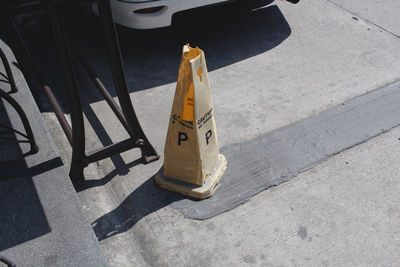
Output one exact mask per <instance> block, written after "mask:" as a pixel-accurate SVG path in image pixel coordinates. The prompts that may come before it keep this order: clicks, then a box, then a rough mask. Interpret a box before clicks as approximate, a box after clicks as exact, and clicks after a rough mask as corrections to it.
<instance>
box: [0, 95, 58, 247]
mask: <svg viewBox="0 0 400 267" xmlns="http://www.w3.org/2000/svg"><path fill="white" fill-rule="evenodd" d="M0 110H1V111H0V120H1V122H2V124H4V125H7V126H9V127H11V123H10V120H9V118H8V115H7V113H6V112H5V110H4V106H3V105H2V101H1V100H0ZM0 129H1V130H0V152H1V153H0V252H1V251H2V250H5V249H8V248H11V247H14V246H17V245H19V244H22V243H25V242H27V241H30V240H32V239H35V238H38V237H40V236H43V235H45V234H47V233H49V232H50V231H51V229H50V226H49V224H48V221H47V218H46V214H45V213H44V210H43V206H42V204H41V202H40V199H39V196H38V193H37V191H36V188H35V185H34V183H33V181H32V177H34V176H35V175H37V174H40V173H42V172H44V171H46V170H49V169H52V168H55V167H58V166H61V165H62V162H61V159H60V158H57V159H54V160H50V161H47V162H44V163H42V164H39V165H36V166H33V167H30V168H28V166H27V165H26V162H25V160H24V156H23V152H22V151H21V148H20V145H19V143H20V142H21V141H20V140H18V139H17V137H16V135H15V134H14V133H13V132H11V131H9V130H8V129H4V128H0Z"/></svg>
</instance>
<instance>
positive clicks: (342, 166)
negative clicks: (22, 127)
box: [38, 0, 400, 266]
mask: <svg viewBox="0 0 400 267" xmlns="http://www.w3.org/2000/svg"><path fill="white" fill-rule="evenodd" d="M356 2H357V3H358V5H355V4H349V3H347V2H346V1H339V0H330V1H319V0H308V1H301V2H300V3H299V4H298V5H291V4H289V3H286V2H284V1H276V2H274V4H273V5H272V6H269V7H263V8H259V9H257V10H253V11H250V10H248V11H243V12H242V13H229V12H228V13H227V16H225V17H224V18H221V17H220V16H219V15H218V14H213V13H212V12H211V11H210V13H207V12H208V11H206V12H205V11H203V10H201V11H194V13H191V15H189V16H188V17H186V18H185V19H190V18H191V17H192V18H195V19H194V21H190V23H188V24H187V25H190V29H191V30H192V31H185V29H186V30H187V29H188V28H189V26H185V25H182V24H181V25H179V24H178V25H175V26H174V27H172V28H168V29H161V30H154V31H150V32H143V31H134V30H127V29H120V40H121V47H122V50H123V56H124V62H125V67H126V71H127V77H128V84H129V87H130V88H131V98H132V102H133V104H134V107H135V110H136V112H137V114H138V117H139V118H140V121H141V123H142V126H143V128H144V130H145V132H146V134H147V136H148V137H149V139H150V140H151V142H152V143H153V145H154V146H155V147H156V149H157V150H158V152H159V153H160V155H161V156H163V146H164V142H165V136H166V131H167V125H168V120H169V115H170V114H169V112H170V109H171V105H172V99H173V93H174V89H175V82H174V81H175V80H176V76H177V69H178V65H179V53H180V51H181V46H182V45H184V44H185V43H187V42H191V44H192V45H193V46H196V45H198V46H199V47H200V48H202V49H204V51H205V53H206V58H207V63H208V68H209V70H210V73H209V77H210V83H211V87H212V92H213V98H214V107H215V117H216V122H217V129H218V135H219V140H220V144H221V146H222V147H225V146H227V145H230V144H233V143H243V142H246V141H248V140H250V139H253V138H255V137H257V136H260V135H262V134H265V133H267V132H270V131H272V130H274V129H278V128H280V127H282V126H287V125H291V124H292V123H294V122H297V121H299V120H301V119H304V118H308V117H310V116H312V115H316V114H318V113H320V112H322V111H324V110H326V109H328V108H331V107H333V106H336V105H341V104H342V103H343V102H345V101H346V100H349V99H352V98H354V97H357V96H359V95H362V94H365V93H368V92H370V91H372V90H375V89H377V88H379V87H382V86H384V85H387V84H392V83H393V82H395V81H398V79H399V78H400V50H399V47H400V38H398V33H397V30H398V29H399V27H400V24H399V23H400V21H398V19H397V13H396V12H384V11H382V10H388V11H394V10H397V9H398V7H399V5H398V3H397V2H396V1H395V0H391V1H389V0H386V1H381V2H380V3H381V5H377V4H376V1H373V0H368V1H356ZM378 9H379V10H378ZM366 10H367V11H366ZM371 10H377V12H371ZM225 11H226V10H225ZM378 11H379V12H378ZM203 12H204V13H203ZM205 14H207V21H206V22H204V23H199V22H196V21H197V20H196V19H197V18H202V17H204V16H205ZM230 15H231V16H230ZM87 21H88V22H87V23H81V24H80V25H82V27H83V28H84V27H85V26H86V25H89V24H90V23H91V19H90V18H87ZM183 21H185V20H183ZM78 24H79V23H78ZM185 27H187V28H185ZM74 38H75V39H74V40H78V41H81V42H82V46H81V47H80V48H81V49H83V50H84V52H85V54H86V55H87V56H88V58H89V60H90V61H91V62H92V63H94V65H95V66H96V71H98V72H99V73H100V74H101V76H102V77H109V75H108V66H107V61H106V59H105V58H103V57H101V56H99V55H98V54H97V53H98V52H99V51H101V41H100V39H96V36H95V34H94V33H93V32H88V31H82V33H81V34H77V35H75V36H74ZM38 47H40V46H38ZM41 49H44V50H45V49H46V47H45V46H44V47H43V48H41ZM39 51H40V48H39ZM42 52H43V51H42ZM50 61H51V60H50V59H49V60H48V62H50ZM48 71H49V73H52V72H53V69H52V68H49V70H48ZM107 75H108V76H107ZM78 77H79V82H80V85H81V88H82V91H81V94H82V96H83V99H84V101H83V102H84V114H85V117H86V121H85V123H86V126H87V129H88V131H87V139H88V142H87V148H88V150H92V149H94V148H97V147H99V146H100V145H107V144H109V143H111V142H116V141H119V140H122V139H123V138H125V137H126V133H125V132H124V130H123V128H122V127H121V125H119V123H118V121H117V120H116V119H115V117H114V115H113V114H112V113H111V112H110V110H109V109H108V107H107V104H106V103H105V101H103V100H101V98H100V97H99V94H98V93H97V92H96V91H95V89H94V88H93V87H92V85H91V83H90V81H88V79H87V77H86V76H85V75H84V74H82V73H79V74H78ZM104 83H105V84H106V85H107V86H109V87H110V85H111V79H110V78H108V79H107V78H105V80H104ZM60 86H62V84H61V85H60ZM83 89H85V90H83ZM42 105H43V106H45V104H42ZM42 114H43V115H44V116H45V118H46V122H47V125H48V127H49V129H50V132H51V133H52V135H53V137H54V140H55V142H56V145H57V147H58V148H59V150H60V151H61V157H62V158H63V161H64V163H65V164H66V165H67V166H68V161H69V155H70V148H69V144H68V143H67V141H66V139H65V137H64V136H63V134H62V131H61V129H60V128H59V126H58V123H57V122H56V119H55V116H54V114H53V113H51V112H47V111H46V110H43V113H42ZM399 138H400V129H399V128H395V129H393V130H392V131H390V132H388V133H385V134H382V135H380V136H378V137H376V138H373V139H371V140H369V141H368V142H366V143H363V144H361V145H358V146H356V147H353V148H351V149H348V150H346V151H345V152H343V153H340V154H338V155H335V156H332V157H331V158H330V159H329V160H327V161H326V162H324V163H323V164H320V165H318V166H316V167H314V168H313V169H311V170H308V171H306V172H304V173H302V174H300V175H299V176H298V177H296V178H295V179H293V180H291V181H290V182H287V183H285V184H282V185H280V186H278V187H274V188H271V189H268V190H266V191H263V192H261V193H259V194H258V195H256V196H254V197H253V198H251V199H250V201H249V202H247V203H245V204H243V205H241V206H239V207H237V208H235V209H233V210H231V211H229V212H226V213H223V214H220V215H218V216H215V217H213V218H211V219H208V220H204V221H197V220H191V219H187V218H184V217H183V215H182V214H181V213H180V212H178V211H177V210H175V209H172V208H171V207H170V206H169V204H170V203H168V202H167V201H166V202H165V203H161V204H160V205H150V204H151V203H147V202H146V201H147V200H148V199H149V198H143V197H142V196H143V195H144V194H157V191H156V188H155V187H154V185H153V182H152V180H151V177H152V176H153V175H154V174H155V173H156V172H157V171H158V169H159V168H160V166H161V165H162V160H163V159H162V158H161V159H160V161H158V162H155V163H151V164H148V165H143V164H142V163H141V161H140V160H139V158H140V153H139V151H137V150H133V151H129V152H127V153H123V154H122V155H121V156H116V157H113V158H111V159H107V160H103V161H101V162H98V163H96V164H91V165H90V166H89V167H88V168H87V169H86V170H85V175H86V178H87V180H88V181H87V185H88V186H87V188H86V189H85V190H82V191H80V192H79V193H78V194H79V198H80V201H81V202H82V204H83V207H84V209H85V211H86V212H87V214H88V216H89V219H90V221H91V222H92V226H93V227H94V230H95V233H96V235H97V237H98V239H99V240H100V246H101V248H102V249H103V251H104V254H105V256H106V258H107V260H108V262H109V263H110V265H112V266H227V265H233V266H321V265H329V266H338V265H339V266H354V265H385V266H398V265H399V264H400V261H399V258H400V257H399V256H400V255H399V254H400V245H399V244H400V242H399V239H400V228H399V225H400V224H399V219H400V209H399V208H398V207H400V205H399V204H400V203H399V202H400V198H399V194H400V191H399V189H400V188H399V187H400V180H399V173H400V168H399V163H398V160H397V159H398V158H399V156H400V155H399V153H400V152H399V151H400V150H399V149H398V147H399V146H400V141H399ZM228 164H229V163H228ZM244 179H245V178H244ZM222 182H223V180H222ZM148 206H151V208H146V207H148Z"/></svg>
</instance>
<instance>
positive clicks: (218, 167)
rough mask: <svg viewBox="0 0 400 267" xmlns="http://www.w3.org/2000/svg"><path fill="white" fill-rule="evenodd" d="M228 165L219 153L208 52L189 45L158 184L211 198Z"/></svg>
mask: <svg viewBox="0 0 400 267" xmlns="http://www.w3.org/2000/svg"><path fill="white" fill-rule="evenodd" d="M226 165H227V162H226V159H225V157H224V156H223V155H222V154H220V153H219V149H218V139H217V131H216V126H215V119H214V110H213V106H212V99H211V90H210V85H209V81H208V72H207V66H206V60H205V56H204V52H203V51H202V50H201V49H199V48H192V47H190V46H189V45H185V46H184V47H183V54H182V60H181V63H180V66H179V74H178V81H177V85H176V90H175V97H174V103H173V106H172V111H171V117H170V123H169V126H168V134H167V140H166V142H165V149H164V165H163V167H162V168H161V170H160V171H159V172H158V173H157V175H156V176H155V182H156V183H157V184H158V185H159V186H160V187H161V188H164V189H167V190H171V191H175V192H178V193H181V194H184V195H189V196H191V197H194V198H207V197H210V196H212V195H213V194H214V192H215V191H216V189H217V188H218V186H219V185H220V180H221V177H222V175H223V174H224V172H225V170H226Z"/></svg>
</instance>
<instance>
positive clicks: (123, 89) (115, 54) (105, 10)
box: [97, 0, 159, 163]
mask: <svg viewBox="0 0 400 267" xmlns="http://www.w3.org/2000/svg"><path fill="white" fill-rule="evenodd" d="M97 2H98V5H99V11H100V16H101V17H102V22H103V27H104V32H105V36H106V42H107V46H108V53H109V54H108V56H109V60H110V63H111V68H112V74H113V78H114V83H115V88H116V92H117V96H118V100H119V102H120V104H121V109H122V112H123V114H124V116H125V118H126V121H127V122H128V127H129V130H130V131H129V133H130V135H131V137H132V138H137V139H138V140H141V141H142V143H143V145H141V146H140V149H141V151H142V158H143V159H144V161H145V162H147V163H148V162H152V161H154V160H158V159H159V156H158V155H157V152H156V151H155V149H154V148H153V146H152V145H151V144H150V142H149V140H148V139H147V137H146V135H145V134H144V132H143V129H142V127H141V126H140V123H139V121H138V118H137V116H136V113H135V111H134V109H133V106H132V102H131V99H130V96H129V92H128V86H127V84H126V78H125V71H124V66H123V62H122V57H121V50H120V47H119V42H118V36H117V31H116V29H115V23H114V20H113V18H112V13H111V6H110V2H109V0H99V1H97Z"/></svg>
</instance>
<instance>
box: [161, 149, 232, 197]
mask: <svg viewBox="0 0 400 267" xmlns="http://www.w3.org/2000/svg"><path fill="white" fill-rule="evenodd" d="M226 164H227V161H226V158H225V156H224V155H222V154H219V155H218V161H217V164H216V166H215V169H214V171H213V172H212V173H211V175H210V176H209V177H208V179H207V180H206V182H205V183H204V185H202V186H198V185H195V184H191V183H187V182H183V181H180V180H176V179H174V178H171V177H167V176H165V175H164V168H161V169H160V171H159V172H158V173H157V174H156V176H155V179H154V180H155V182H156V183H157V184H158V185H159V186H160V187H161V188H164V189H167V190H170V191H174V192H178V193H180V194H183V195H188V196H191V197H194V198H200V199H204V198H208V197H211V196H212V195H213V194H214V193H215V191H216V190H217V188H218V187H219V186H220V185H221V184H220V183H219V181H220V180H221V177H222V175H223V174H224V172H225V170H226Z"/></svg>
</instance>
